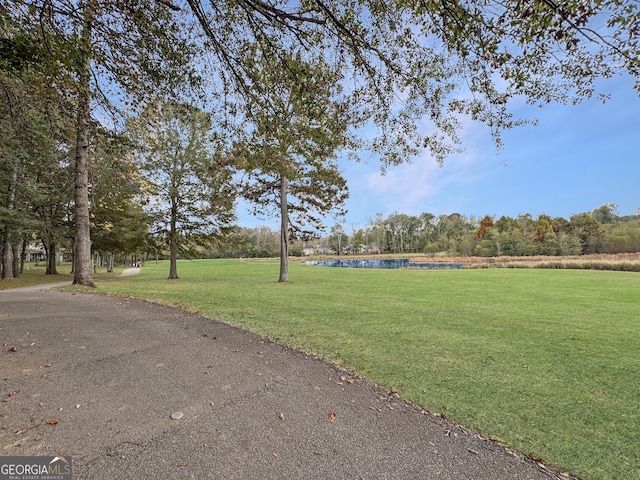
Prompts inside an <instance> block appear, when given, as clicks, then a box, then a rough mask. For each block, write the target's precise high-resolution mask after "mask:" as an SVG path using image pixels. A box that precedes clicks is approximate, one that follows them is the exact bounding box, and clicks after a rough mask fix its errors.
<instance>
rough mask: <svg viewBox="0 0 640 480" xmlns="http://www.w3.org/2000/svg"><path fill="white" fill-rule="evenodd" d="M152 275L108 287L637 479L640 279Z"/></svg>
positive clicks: (163, 270) (181, 267)
mask: <svg viewBox="0 0 640 480" xmlns="http://www.w3.org/2000/svg"><path fill="white" fill-rule="evenodd" d="M178 273H179V274H180V279H179V280H165V278H166V276H167V274H168V265H167V264H165V263H160V264H159V265H157V266H156V265H153V264H150V265H147V266H145V267H144V268H143V269H142V273H141V274H140V275H139V276H135V277H128V278H112V279H105V280H103V281H102V282H101V283H99V291H103V292H109V293H118V294H124V295H132V296H137V297H143V298H148V299H151V300H156V301H161V302H164V303H168V304H173V305H178V306H182V307H185V308H188V309H189V310H192V311H196V312H199V313H202V314H204V315H207V316H210V317H213V318H217V319H221V320H223V321H226V322H229V323H232V324H235V325H240V326H243V327H246V328H249V329H251V330H254V331H256V332H260V333H262V334H264V335H267V336H269V337H272V338H274V339H277V340H280V341H283V342H286V343H288V344H291V345H294V346H296V347H298V348H301V349H303V350H305V351H308V352H310V353H313V354H316V355H320V356H323V357H325V358H327V359H329V360H330V361H333V362H335V363H338V364H340V365H342V366H344V367H346V368H348V369H350V370H351V371H353V372H354V373H356V374H359V375H362V376H363V377H365V378H367V379H368V380H370V381H372V382H375V383H378V384H382V385H384V386H386V387H387V388H389V389H394V390H395V391H397V393H398V394H399V395H401V396H402V397H404V398H407V399H410V400H412V401H415V402H417V403H419V404H421V405H422V406H424V407H425V408H427V409H430V410H432V411H436V412H440V413H443V414H445V415H446V416H448V417H450V418H452V419H454V420H456V421H458V422H460V423H462V424H464V425H467V426H470V427H473V428H475V429H477V430H478V431H480V432H481V433H483V434H484V435H487V436H490V437H493V438H496V439H498V440H500V441H502V442H504V443H507V444H509V445H511V446H513V447H514V448H516V449H518V450H520V451H522V452H523V453H526V454H530V455H532V456H535V457H539V458H542V459H543V460H544V461H545V462H548V463H551V464H554V465H556V466H558V467H560V468H563V469H566V470H568V471H570V472H572V473H573V474H575V475H578V476H580V477H583V478H586V479H593V480H595V479H611V480H613V479H616V480H619V479H635V478H640V453H639V452H640V355H639V353H640V351H639V347H640V277H639V276H638V275H637V273H626V272H601V271H570V270H538V269H490V270H459V271H422V270H396V271H393V270H369V269H357V270H356V269H331V268H323V267H311V266H306V265H301V264H295V263H292V264H290V279H291V280H290V282H289V283H287V284H279V283H277V282H276V280H277V278H278V264H277V262H274V261H249V260H245V261H240V260H213V261H196V262H186V261H185V262H180V263H179V264H178Z"/></svg>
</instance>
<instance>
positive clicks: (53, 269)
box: [45, 238, 58, 275]
mask: <svg viewBox="0 0 640 480" xmlns="http://www.w3.org/2000/svg"><path fill="white" fill-rule="evenodd" d="M45 250H46V251H47V268H46V271H45V275H57V274H58V268H57V266H56V241H55V240H54V239H52V238H49V239H48V240H47V245H46V249H45Z"/></svg>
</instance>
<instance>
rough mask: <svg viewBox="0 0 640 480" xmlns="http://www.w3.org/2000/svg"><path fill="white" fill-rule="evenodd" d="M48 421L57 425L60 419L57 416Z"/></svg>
mask: <svg viewBox="0 0 640 480" xmlns="http://www.w3.org/2000/svg"><path fill="white" fill-rule="evenodd" d="M47 423H48V424H49V425H57V424H58V419H57V418H51V419H49V421H48V422H47Z"/></svg>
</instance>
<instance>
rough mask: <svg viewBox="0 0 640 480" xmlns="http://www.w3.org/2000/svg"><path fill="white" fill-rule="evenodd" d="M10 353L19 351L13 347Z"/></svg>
mask: <svg viewBox="0 0 640 480" xmlns="http://www.w3.org/2000/svg"><path fill="white" fill-rule="evenodd" d="M9 351H10V352H17V351H18V350H16V347H11V348H10V349H9Z"/></svg>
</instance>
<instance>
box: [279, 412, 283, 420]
mask: <svg viewBox="0 0 640 480" xmlns="http://www.w3.org/2000/svg"><path fill="white" fill-rule="evenodd" d="M278 417H279V418H280V420H284V413H282V412H280V413H279V414H278Z"/></svg>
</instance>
